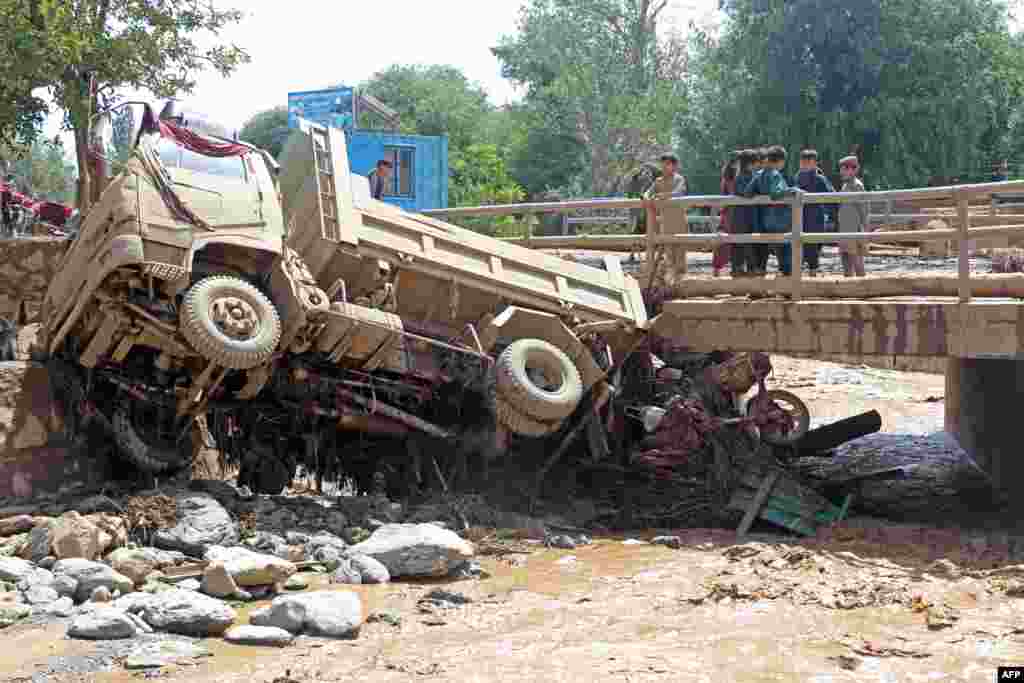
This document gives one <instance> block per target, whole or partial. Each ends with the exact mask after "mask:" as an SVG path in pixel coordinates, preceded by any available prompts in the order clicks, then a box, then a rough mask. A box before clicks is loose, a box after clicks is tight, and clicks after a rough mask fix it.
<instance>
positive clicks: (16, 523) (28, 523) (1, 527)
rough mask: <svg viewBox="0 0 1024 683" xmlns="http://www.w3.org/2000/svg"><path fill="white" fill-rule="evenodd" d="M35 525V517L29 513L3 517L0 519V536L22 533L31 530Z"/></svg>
mask: <svg viewBox="0 0 1024 683" xmlns="http://www.w3.org/2000/svg"><path fill="white" fill-rule="evenodd" d="M35 525H36V521H35V519H33V518H32V517H31V516H29V515H16V516H14V517H4V518H3V519H0V536H3V537H7V536H14V535H15V534H23V533H25V532H26V531H32V527H34V526H35Z"/></svg>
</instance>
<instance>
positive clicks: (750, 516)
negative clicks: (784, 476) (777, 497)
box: [736, 471, 779, 538]
mask: <svg viewBox="0 0 1024 683" xmlns="http://www.w3.org/2000/svg"><path fill="white" fill-rule="evenodd" d="M778 478H779V473H778V471H773V472H770V473H769V474H768V476H767V477H765V478H764V480H763V481H762V482H761V486H760V487H759V488H758V489H757V494H756V495H755V496H754V500H753V502H751V504H750V507H748V508H747V512H746V514H744V515H743V519H742V521H740V525H739V527H738V528H737V529H736V535H737V536H739V537H741V538H742V537H743V536H746V535H747V532H748V531H750V525H751V524H753V523H754V518H756V517H757V514H758V512H760V511H761V507H762V506H763V505H764V502H765V501H766V500H768V494H770V493H771V492H772V487H773V486H775V480H776V479H778Z"/></svg>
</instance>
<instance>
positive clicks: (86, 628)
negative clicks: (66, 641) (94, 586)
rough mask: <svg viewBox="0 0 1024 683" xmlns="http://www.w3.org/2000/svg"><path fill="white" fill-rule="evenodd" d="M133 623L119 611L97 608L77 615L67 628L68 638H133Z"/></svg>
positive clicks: (135, 630)
mask: <svg viewBox="0 0 1024 683" xmlns="http://www.w3.org/2000/svg"><path fill="white" fill-rule="evenodd" d="M137 632H138V628H137V627H136V626H135V622H134V621H132V619H131V618H130V617H129V616H128V615H127V614H125V613H124V612H122V611H121V610H119V609H115V608H113V607H99V608H96V609H94V610H92V611H90V612H86V613H85V614H79V615H78V616H77V617H75V619H74V621H72V622H71V626H70V627H68V636H69V637H71V638H82V639H85V640H120V639H123V638H134V637H135V634H136V633H137Z"/></svg>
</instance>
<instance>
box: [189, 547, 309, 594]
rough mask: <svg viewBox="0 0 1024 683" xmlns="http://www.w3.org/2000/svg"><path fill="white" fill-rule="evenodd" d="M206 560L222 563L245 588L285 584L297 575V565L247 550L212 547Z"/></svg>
mask: <svg viewBox="0 0 1024 683" xmlns="http://www.w3.org/2000/svg"><path fill="white" fill-rule="evenodd" d="M204 559H206V560H209V561H211V562H222V563H223V564H224V567H225V568H226V569H227V571H228V573H229V574H231V578H233V579H234V580H235V583H236V584H238V585H239V586H241V587H243V588H244V587H246V586H268V585H272V584H278V583H284V582H285V581H287V580H288V577H289V576H291V575H292V574H294V573H295V565H294V564H293V563H291V562H289V561H288V560H282V559H281V558H280V557H275V556H274V555H266V554H264V553H257V552H253V551H251V550H249V549H247V548H239V547H235V548H225V547H222V546H212V547H211V548H210V549H209V550H207V551H206V554H205V555H204Z"/></svg>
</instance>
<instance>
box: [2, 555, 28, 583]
mask: <svg viewBox="0 0 1024 683" xmlns="http://www.w3.org/2000/svg"><path fill="white" fill-rule="evenodd" d="M34 569H35V567H34V566H32V563H31V562H27V561H25V560H23V559H21V558H18V557H0V581H10V582H12V583H18V582H19V581H21V580H22V579H24V578H25V577H26V576H28V575H29V574H30V573H31V572H32V571H33V570H34Z"/></svg>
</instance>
